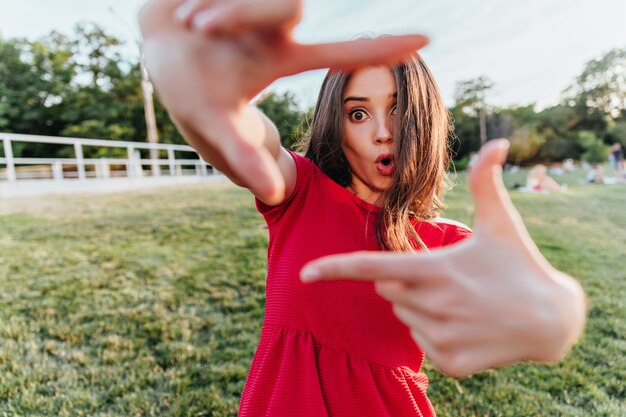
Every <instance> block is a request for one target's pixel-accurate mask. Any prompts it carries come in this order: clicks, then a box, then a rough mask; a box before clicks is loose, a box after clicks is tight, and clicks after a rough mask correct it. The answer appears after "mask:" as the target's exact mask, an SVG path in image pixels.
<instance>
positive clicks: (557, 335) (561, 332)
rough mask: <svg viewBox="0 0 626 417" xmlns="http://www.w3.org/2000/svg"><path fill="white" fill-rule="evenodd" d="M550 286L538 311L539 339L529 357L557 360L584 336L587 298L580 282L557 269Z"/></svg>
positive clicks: (543, 360) (538, 359)
mask: <svg viewBox="0 0 626 417" xmlns="http://www.w3.org/2000/svg"><path fill="white" fill-rule="evenodd" d="M547 278H548V282H549V283H550V284H549V286H547V287H546V294H545V295H546V297H545V299H544V300H543V301H542V304H543V305H542V306H541V307H540V308H539V309H540V311H541V312H540V313H539V314H537V318H538V324H537V327H536V328H537V336H538V337H537V343H536V344H535V345H534V346H533V351H532V352H531V354H530V355H529V359H532V360H537V361H540V362H554V361H558V360H560V359H562V358H563V357H564V356H565V355H566V354H567V353H568V352H569V350H570V349H571V348H572V346H573V345H574V344H575V343H576V342H577V341H578V339H579V338H580V337H581V335H582V333H583V330H584V327H585V320H586V315H587V299H586V296H585V293H584V291H583V289H582V287H581V286H580V284H579V283H578V282H577V281H576V280H575V279H574V278H572V277H570V276H569V275H567V274H564V273H562V272H560V271H557V270H555V269H551V271H549V272H548V276H547Z"/></svg>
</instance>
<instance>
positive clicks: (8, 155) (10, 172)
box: [3, 136, 17, 182]
mask: <svg viewBox="0 0 626 417" xmlns="http://www.w3.org/2000/svg"><path fill="white" fill-rule="evenodd" d="M3 142H4V158H5V159H6V160H7V180H8V181H9V182H15V180H16V179H17V175H15V163H14V162H13V147H12V146H11V139H9V138H8V137H6V136H5V137H4V138H3Z"/></svg>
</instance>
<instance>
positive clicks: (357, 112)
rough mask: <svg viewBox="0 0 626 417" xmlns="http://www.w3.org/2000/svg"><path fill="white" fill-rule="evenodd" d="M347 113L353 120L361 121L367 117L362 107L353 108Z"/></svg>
mask: <svg viewBox="0 0 626 417" xmlns="http://www.w3.org/2000/svg"><path fill="white" fill-rule="evenodd" d="M348 114H349V115H350V120H352V121H353V122H362V121H363V120H365V118H366V117H367V113H366V112H365V110H363V109H354V110H352V111H350V113H348Z"/></svg>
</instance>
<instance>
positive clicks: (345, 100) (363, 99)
mask: <svg viewBox="0 0 626 417" xmlns="http://www.w3.org/2000/svg"><path fill="white" fill-rule="evenodd" d="M389 97H393V98H398V93H393V94H389ZM348 101H370V99H369V98H367V97H357V96H350V97H346V98H345V99H344V100H343V103H344V104H345V103H347V102H348Z"/></svg>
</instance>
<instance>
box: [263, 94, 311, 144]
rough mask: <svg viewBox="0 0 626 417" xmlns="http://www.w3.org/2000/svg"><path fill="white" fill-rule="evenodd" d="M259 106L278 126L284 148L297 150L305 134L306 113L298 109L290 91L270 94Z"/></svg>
mask: <svg viewBox="0 0 626 417" xmlns="http://www.w3.org/2000/svg"><path fill="white" fill-rule="evenodd" d="M257 106H258V107H259V109H261V110H262V111H263V113H265V115H267V117H269V118H270V119H271V120H272V121H273V122H274V124H276V127H277V128H278V133H279V134H280V140H281V143H282V144H283V146H284V147H285V148H287V149H291V150H296V149H295V148H296V145H297V143H298V141H299V139H300V137H301V136H302V135H303V134H304V132H303V122H304V119H305V113H304V112H302V111H301V110H300V109H299V108H298V105H297V103H296V98H295V96H294V95H293V94H292V93H291V92H288V91H287V92H285V93H283V94H277V93H269V94H267V95H266V96H265V97H263V98H262V99H261V100H260V101H259V102H258V104H257Z"/></svg>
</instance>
